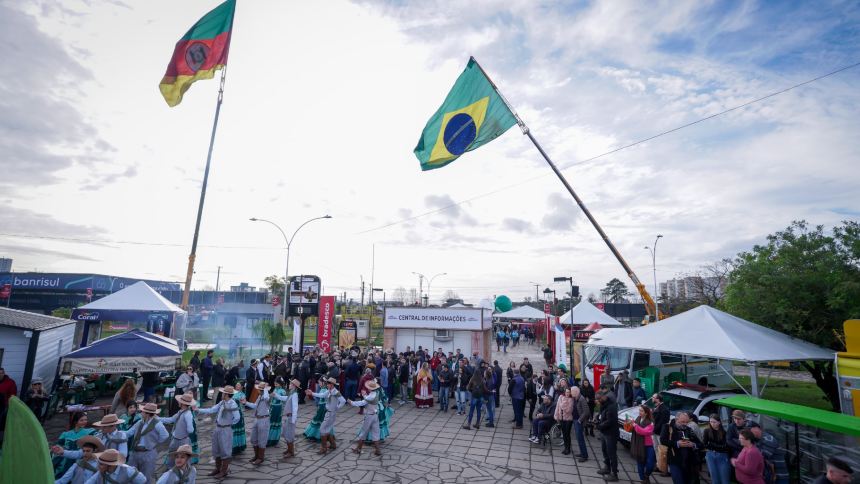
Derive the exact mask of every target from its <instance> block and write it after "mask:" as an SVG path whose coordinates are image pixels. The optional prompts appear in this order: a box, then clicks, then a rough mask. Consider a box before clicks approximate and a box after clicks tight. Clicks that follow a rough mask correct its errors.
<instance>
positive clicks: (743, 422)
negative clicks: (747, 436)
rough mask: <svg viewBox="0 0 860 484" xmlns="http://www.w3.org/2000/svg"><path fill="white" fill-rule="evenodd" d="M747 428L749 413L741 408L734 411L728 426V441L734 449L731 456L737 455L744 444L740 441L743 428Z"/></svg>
mask: <svg viewBox="0 0 860 484" xmlns="http://www.w3.org/2000/svg"><path fill="white" fill-rule="evenodd" d="M745 428H747V414H746V413H745V412H744V411H743V410H740V409H735V410H733V411H732V421H731V422H730V423H729V425H728V426H727V427H726V443H727V444H728V446H729V448H730V449H731V450H732V455H730V456H729V457H737V456H738V454H740V453H741V450H742V449H743V446H742V445H741V443H740V433H741V430H743V429H745Z"/></svg>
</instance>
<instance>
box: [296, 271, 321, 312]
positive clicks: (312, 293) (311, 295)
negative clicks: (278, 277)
mask: <svg viewBox="0 0 860 484" xmlns="http://www.w3.org/2000/svg"><path fill="white" fill-rule="evenodd" d="M289 293H290V303H289V308H290V316H299V315H301V316H317V315H319V303H320V278H319V277H317V276H293V277H291V278H290V291H289ZM299 308H301V309H299Z"/></svg>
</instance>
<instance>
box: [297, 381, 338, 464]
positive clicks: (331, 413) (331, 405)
mask: <svg viewBox="0 0 860 484" xmlns="http://www.w3.org/2000/svg"><path fill="white" fill-rule="evenodd" d="M336 385H337V380H335V379H334V378H328V379H326V389H325V390H322V391H321V392H318V393H314V392H312V391H310V390H305V394H306V395H307V396H309V397H314V398H322V399H324V400H325V416H324V417H323V420H322V423H321V424H320V450H319V454H320V455H325V453H326V452H328V448H329V443H331V448H332V450H334V449H336V448H337V445H336V444H335V442H334V437H332V434H334V424H335V419H336V418H337V411H338V409H340V408H341V407H343V406H344V404H346V400H345V399H344V398H343V396H342V395H341V394H340V392H339V391H337V388H335V386H336Z"/></svg>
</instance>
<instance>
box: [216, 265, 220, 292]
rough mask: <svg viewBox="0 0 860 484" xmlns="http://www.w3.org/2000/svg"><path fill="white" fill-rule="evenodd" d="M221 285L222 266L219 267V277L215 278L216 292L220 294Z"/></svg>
mask: <svg viewBox="0 0 860 484" xmlns="http://www.w3.org/2000/svg"><path fill="white" fill-rule="evenodd" d="M220 285H221V266H218V275H217V276H215V292H218V288H219V287H220Z"/></svg>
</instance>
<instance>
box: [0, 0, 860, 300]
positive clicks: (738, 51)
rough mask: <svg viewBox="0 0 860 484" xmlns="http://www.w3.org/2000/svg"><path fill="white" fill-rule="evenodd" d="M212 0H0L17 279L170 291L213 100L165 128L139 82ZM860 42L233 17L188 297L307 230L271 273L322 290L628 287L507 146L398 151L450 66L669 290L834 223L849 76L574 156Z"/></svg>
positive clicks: (850, 155)
mask: <svg viewBox="0 0 860 484" xmlns="http://www.w3.org/2000/svg"><path fill="white" fill-rule="evenodd" d="M216 4H217V1H215V0H206V1H203V0H199V1H189V2H182V4H181V5H177V4H176V3H175V2H169V1H167V0H164V1H152V2H146V3H139V2H134V3H122V2H104V3H96V4H91V3H89V2H83V1H69V2H62V3H61V2H53V1H38V2H35V3H32V4H16V3H0V43H2V44H3V47H4V51H5V52H9V53H10V54H9V59H8V60H7V62H4V63H3V64H0V74H2V75H0V94H2V96H0V109H2V111H3V112H5V113H8V115H7V116H4V117H3V119H2V120H0V170H2V172H3V173H4V176H3V177H0V190H1V191H2V193H3V197H2V199H3V201H4V204H5V209H4V210H3V211H2V212H0V226H2V227H4V230H3V233H4V234H11V235H0V256H11V257H13V258H15V260H16V262H15V267H16V269H17V270H33V269H39V270H51V271H81V272H101V273H109V274H116V275H121V276H128V277H135V276H137V277H145V278H150V279H168V280H178V279H181V278H182V277H183V274H184V268H185V265H184V263H185V260H186V257H187V252H188V246H189V245H190V239H191V230H192V227H193V225H192V223H193V219H194V216H195V211H196V206H197V197H198V194H199V192H198V189H199V183H200V179H201V176H202V167H203V161H204V155H205V149H206V143H207V141H208V134H209V129H210V123H211V119H212V113H213V110H214V97H215V90H216V89H217V85H216V84H217V83H215V82H202V83H198V84H196V85H195V86H194V87H192V89H191V91H189V94H188V95H187V96H186V99H185V101H183V103H182V104H181V105H180V106H179V107H177V108H174V109H168V108H167V107H166V106H165V105H164V102H163V100H161V99H160V97H159V95H158V92H157V88H156V86H157V83H158V80H159V78H160V76H161V74H162V73H163V71H164V67H165V65H166V62H167V60H168V59H169V56H170V53H171V51H172V48H173V44H174V43H175V42H176V40H177V39H178V38H179V36H181V35H182V33H184V32H185V30H187V28H188V26H189V25H191V24H192V23H193V22H194V21H196V19H197V18H199V17H200V16H201V15H202V14H203V13H204V12H205V11H207V10H208V9H210V8H212V7H214V6H215V5H216ZM858 25H860V7H858V4H857V3H856V2H815V3H812V2H657V3H654V2H649V3H643V2H564V3H560V2H524V1H523V2H517V1H509V2H499V1H475V2H468V3H467V2H443V1H439V2H435V1H434V2H414V3H410V2H394V3H378V2H357V3H353V2H316V3H314V4H307V5H304V4H293V3H289V2H275V1H263V0H260V1H255V2H240V3H239V9H238V11H237V17H236V27H235V31H234V39H233V45H232V47H231V58H230V74H229V76H228V83H227V93H226V96H225V104H224V110H223V111H222V123H221V126H220V127H219V134H218V140H217V143H216V149H215V158H214V160H213V172H212V178H211V179H210V192H209V195H208V197H207V208H206V212H205V213H204V225H203V232H202V233H201V250H200V252H199V254H198V260H199V266H198V274H197V276H196V278H195V286H196V287H204V286H211V285H214V275H215V271H216V268H217V266H219V265H220V266H223V267H224V268H225V269H224V270H223V271H222V282H225V281H226V283H238V282H241V281H248V282H251V283H254V284H260V282H261V281H262V279H263V277H265V276H266V275H268V274H272V273H279V272H281V270H282V269H281V266H282V262H283V257H284V252H283V250H282V248H280V246H282V242H280V241H279V237H280V235H279V234H277V233H272V232H273V231H274V229H272V228H271V227H268V228H267V227H263V226H260V225H255V224H250V223H249V222H248V221H247V219H248V218H249V217H252V216H254V217H260V218H268V219H272V220H275V221H277V222H278V223H280V224H282V226H283V227H284V229H285V230H286V231H288V232H289V231H291V229H292V228H294V227H297V226H298V225H299V224H300V223H301V222H302V221H304V220H306V219H308V218H310V217H314V216H318V215H321V214H323V213H331V214H332V215H333V216H334V218H333V219H332V220H331V221H326V222H324V225H323V223H319V224H316V223H315V225H312V226H308V228H307V229H303V231H302V234H301V236H300V239H299V242H300V243H299V244H297V247H296V251H295V253H294V254H293V256H294V258H293V259H291V268H293V269H294V270H295V271H299V272H306V273H308V272H313V273H318V274H319V275H320V276H321V277H322V278H323V281H324V282H323V284H324V286H326V285H328V287H329V288H330V292H331V293H336V292H337V293H340V292H344V291H346V292H348V293H349V294H350V295H351V296H352V297H357V295H358V286H359V283H360V280H361V278H362V277H363V278H364V280H366V281H368V280H370V279H371V273H373V277H375V281H376V285H377V286H378V287H385V288H386V289H388V288H396V287H400V286H403V287H405V288H407V289H408V288H410V287H413V286H417V280H416V279H415V278H414V276H413V275H412V274H411V273H412V272H413V271H416V272H422V273H426V274H428V275H429V274H433V273H439V272H447V273H448V275H447V276H444V277H440V278H439V279H437V281H436V282H434V285H433V288H434V293H436V292H437V291H438V293H436V294H433V295H431V297H432V298H434V299H436V298H437V297H439V296H441V293H442V292H444V291H445V290H446V289H451V290H453V291H455V292H457V293H458V294H460V295H461V296H464V297H465V298H466V299H469V300H477V299H480V298H484V297H489V296H492V295H496V294H508V295H510V296H512V297H513V298H514V299H519V298H521V297H524V296H527V295H529V294H533V287H532V286H530V285H529V281H541V283H546V284H547V285H548V286H551V285H552V284H551V283H552V278H553V277H554V276H559V275H566V274H573V275H574V276H575V278H576V279H577V282H579V283H580V285H581V286H582V287H583V292H584V293H586V294H588V293H589V292H597V291H598V290H599V288H600V287H602V286H603V285H604V284H605V282H606V281H608V280H609V279H611V278H613V277H618V278H621V279H622V280H626V279H625V278H626V276H625V274H624V273H623V271H622V270H621V268H620V267H619V265H618V263H617V262H616V261H615V260H614V259H613V258H612V256H611V255H610V253H609V252H608V250H607V249H606V247H605V246H603V244H602V241H601V240H600V239H599V237H598V236H597V234H596V233H595V231H594V230H593V229H592V228H591V227H590V226H589V225H588V223H587V221H586V220H585V219H584V217H583V216H582V215H581V214H580V212H579V210H578V209H577V208H576V206H575V205H573V203H572V202H571V201H570V199H569V197H568V196H567V194H566V193H565V192H564V190H563V187H562V186H561V184H560V183H559V182H558V181H557V180H555V179H554V177H553V176H552V174H551V172H550V171H549V169H548V168H547V167H546V165H545V164H544V163H543V161H542V160H541V159H540V157H539V155H538V153H537V152H536V150H535V149H534V148H533V147H532V146H531V145H530V144H529V143H528V141H527V140H526V139H525V138H524V137H523V136H522V135H521V134H519V131H518V130H517V129H516V128H513V129H511V130H510V131H509V132H508V133H506V134H505V135H503V136H502V137H501V138H499V140H497V141H494V142H493V143H491V144H489V145H487V146H485V147H482V148H481V149H480V150H476V151H474V152H470V153H468V154H467V155H465V156H463V157H462V158H461V159H460V160H458V161H456V162H455V163H452V164H451V165H449V166H448V167H446V168H444V169H442V170H434V171H433V172H428V173H422V172H420V169H419V167H418V161H417V160H416V159H415V158H414V157H413V156H412V152H411V151H412V148H413V147H414V145H415V142H416V140H417V139H418V135H419V134H420V132H421V128H422V127H423V125H424V123H425V122H426V119H427V118H428V117H429V116H430V114H432V113H433V112H434V111H435V110H436V108H437V107H438V105H439V104H440V103H441V102H442V100H443V99H444V97H445V94H446V93H447V91H448V89H449V88H450V86H451V85H452V83H453V82H454V80H455V79H456V77H457V75H459V73H460V72H461V71H462V69H463V68H464V66H465V64H466V61H467V59H468V57H469V55H474V56H475V57H476V58H477V59H478V60H479V61H480V62H481V63H482V65H483V66H484V67H485V68H486V69H487V70H488V71H489V72H490V74H491V75H492V76H493V78H494V80H495V81H496V82H497V83H498V85H499V86H500V88H501V89H502V91H503V93H504V94H505V95H506V97H507V98H508V99H509V100H510V101H511V102H512V103H513V104H514V106H515V107H516V109H517V111H518V112H519V114H520V115H521V116H522V117H523V119H524V120H525V121H526V122H527V123H528V124H529V126H530V127H531V128H532V131H533V132H534V133H535V136H536V137H537V138H538V139H539V140H540V141H541V143H542V144H543V145H544V147H545V148H546V149H547V151H548V152H549V153H550V155H551V156H552V157H553V159H554V160H555V161H556V162H557V164H558V165H559V166H561V167H563V168H564V172H565V175H566V176H567V177H568V179H569V180H570V182H571V183H572V184H573V186H574V187H575V188H576V190H577V191H578V193H579V194H580V196H581V197H582V198H583V199H584V201H585V202H586V204H587V205H588V207H589V208H590V209H591V210H592V212H593V213H594V214H595V216H596V217H597V219H598V220H599V221H600V222H601V224H602V225H603V226H604V228H605V229H606V231H607V232H608V233H609V236H610V237H611V238H612V240H613V241H615V243H616V245H618V247H619V248H620V249H621V251H622V253H623V254H624V256H625V257H626V258H627V259H628V261H630V263H631V265H633V267H634V269H635V270H636V271H637V273H639V276H640V278H642V279H646V280H650V276H649V274H650V269H651V267H650V262H651V261H650V256H649V255H648V253H647V252H646V251H645V250H643V246H644V245H648V244H650V243H651V242H653V240H654V237H655V235H656V234H657V233H661V234H663V235H664V238H663V239H662V240H661V242H660V244H661V248H660V249H659V250H658V262H657V265H658V267H657V272H658V278H659V279H661V280H664V279H667V278H670V277H673V276H676V275H679V274H684V273H690V272H694V271H696V270H697V268H698V267H699V266H701V265H702V264H707V263H709V262H711V261H714V260H717V259H720V258H723V257H731V256H733V255H734V254H736V253H737V251H739V250H743V249H745V248H747V249H748V248H751V247H752V245H753V244H755V243H758V242H761V241H763V240H764V238H765V236H766V235H767V234H769V233H772V232H775V231H777V230H780V229H783V228H785V227H786V226H788V225H789V224H790V223H791V221H792V220H796V219H807V220H808V221H809V222H810V223H812V224H824V225H826V226H833V225H834V224H837V223H839V222H840V221H841V220H843V219H855V220H856V218H857V213H858V211H860V202H858V201H860V188H858V183H857V180H858V179H860V163H858V158H860V146H858V144H860V143H858V141H857V138H858V137H857V133H858V132H860V121H858V120H860V116H858V108H860V90H858V89H857V85H858V82H860V68H858V69H854V70H851V71H847V72H844V73H842V74H839V75H837V76H833V77H830V78H828V79H825V80H822V81H819V82H816V83H814V84H811V85H809V86H804V87H802V88H799V89H796V90H794V91H791V92H789V93H786V94H783V95H780V96H778V97H775V98H773V99H769V100H767V101H764V102H761V103H758V104H755V105H753V106H750V107H748V108H745V109H743V110H740V111H736V112H733V113H730V114H728V115H725V116H721V117H719V118H717V119H713V120H710V121H707V122H705V123H702V124H699V125H696V126H693V127H690V128H687V129H684V130H682V131H679V132H676V133H672V134H670V135H667V136H664V137H661V138H659V139H656V140H653V141H649V142H647V143H644V144H642V145H638V146H636V147H633V148H630V149H626V150H623V151H620V152H618V153H615V154H612V155H609V156H605V157H601V158H599V159H597V160H595V161H592V162H588V163H580V161H581V160H585V159H588V158H591V157H593V156H595V155H599V154H601V153H604V152H607V151H610V150H612V149H615V148H617V147H619V146H623V145H626V144H628V143H631V142H634V141H637V140H639V139H642V138H645V137H648V136H651V135H653V134H656V133H659V132H662V131H665V130H668V129H672V128H675V127H677V126H680V125H683V124H685V123H689V122H691V121H694V120H696V119H700V118H702V117H705V116H708V115H711V114H714V113H717V112H719V111H721V110H724V109H726V108H728V107H731V106H735V105H738V104H741V103H744V102H747V101H749V100H752V99H755V98H757V97H760V96H763V95H766V94H769V93H771V92H775V91H778V90H780V89H783V88H786V87H788V86H791V85H793V84H795V83H798V82H802V81H804V80H807V79H810V78H813V77H816V76H818V75H821V74H824V73H826V72H829V71H831V70H834V69H836V68H839V67H842V66H845V65H849V64H853V63H855V62H858V61H860V59H858V58H857V52H858V51H860V49H858V46H860V31H858ZM392 120H394V121H392ZM380 126H384V127H385V136H384V137H383V138H380V136H379V129H380V128H379V127H380ZM381 141H384V142H381ZM485 194H486V195H485ZM479 195H480V196H479ZM484 195H485V196H484ZM460 201H466V202H465V203H462V204H459V205H457V206H456V207H454V208H452V209H447V210H442V211H437V212H435V213H432V214H428V215H424V216H420V217H418V218H412V217H415V216H417V215H420V214H424V213H426V212H429V211H433V210H436V209H438V208H440V207H445V206H447V205H450V204H451V203H454V202H460ZM407 219H408V220H407ZM392 223H394V225H391V226H390V227H387V228H385V229H380V230H369V229H373V228H375V227H381V226H384V225H388V224H392ZM12 235H14V236H12ZM21 235H27V236H34V235H35V236H40V237H41V236H50V237H73V238H82V239H87V241H86V242H68V241H67V242H61V241H58V240H56V239H40V238H36V239H33V238H23V237H20V236H21ZM127 242H135V244H129V243H127ZM141 243H142V244H141ZM374 245H375V247H376V261H375V264H374V263H373V261H372V260H371V252H372V247H373V246H374ZM237 247H238V248H237ZM372 268H373V269H372Z"/></svg>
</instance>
